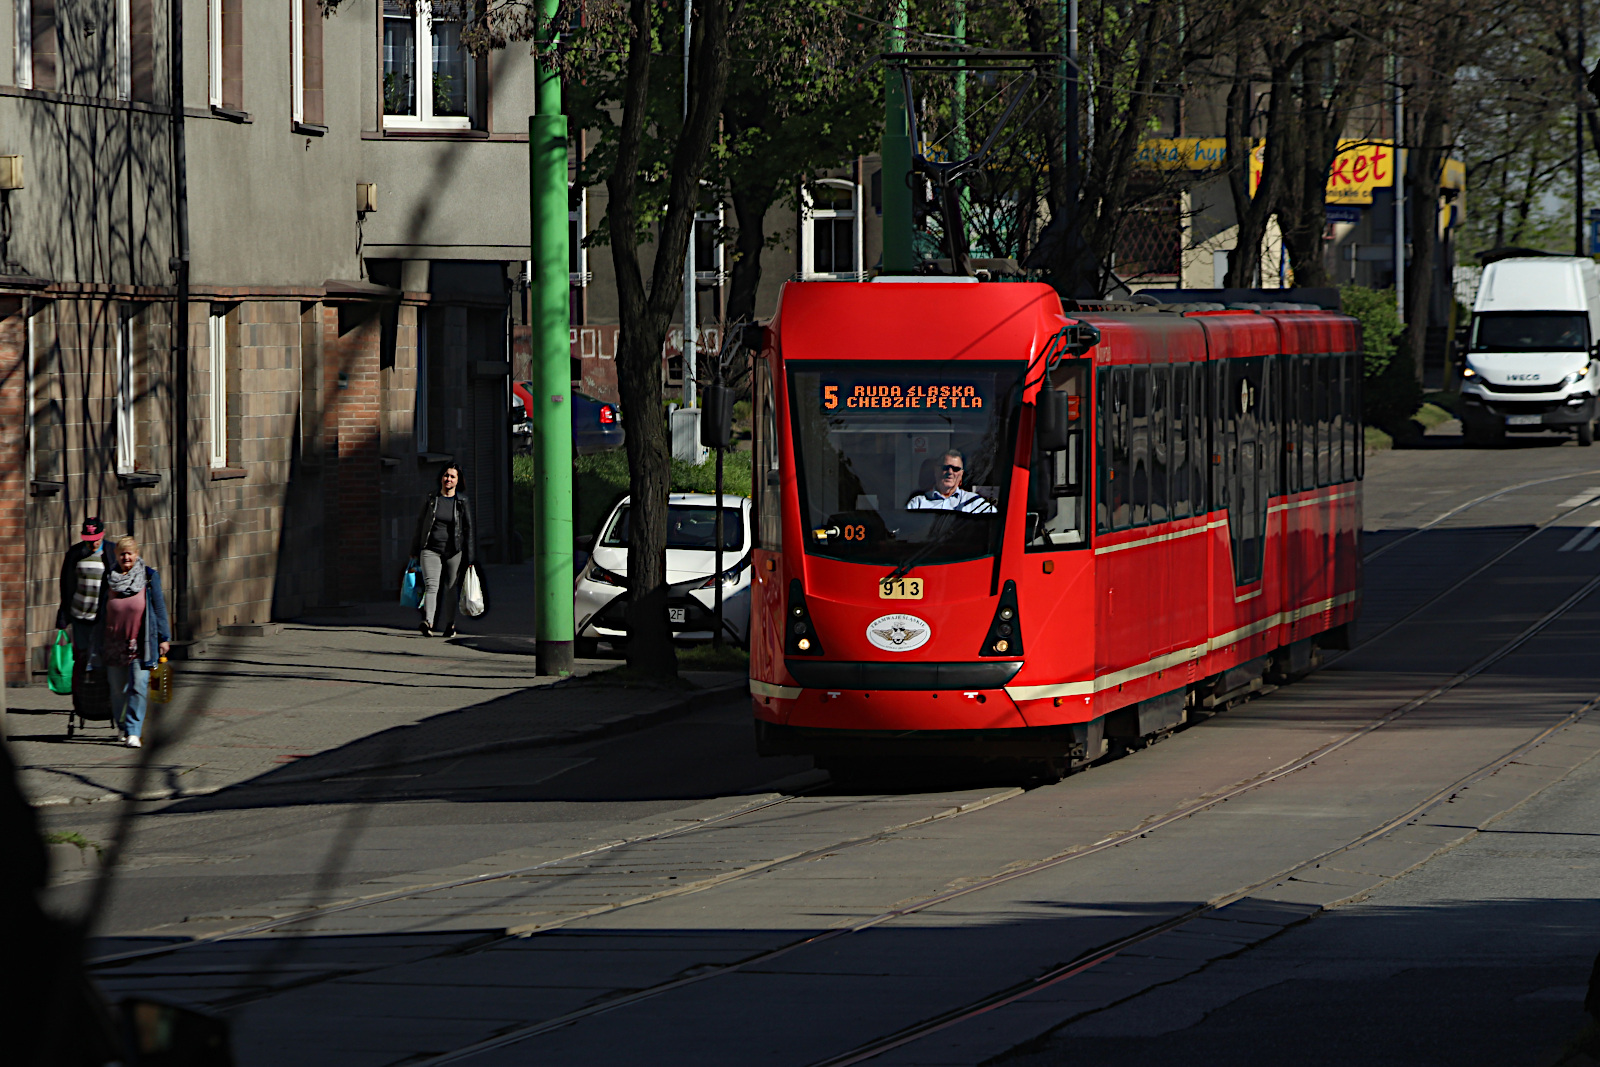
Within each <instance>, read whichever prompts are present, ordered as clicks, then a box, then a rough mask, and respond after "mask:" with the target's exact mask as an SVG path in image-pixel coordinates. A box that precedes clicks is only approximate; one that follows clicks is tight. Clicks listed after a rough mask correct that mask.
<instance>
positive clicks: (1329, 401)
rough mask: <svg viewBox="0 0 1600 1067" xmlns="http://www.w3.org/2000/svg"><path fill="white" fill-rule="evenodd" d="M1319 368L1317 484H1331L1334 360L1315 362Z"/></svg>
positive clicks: (1325, 359)
mask: <svg viewBox="0 0 1600 1067" xmlns="http://www.w3.org/2000/svg"><path fill="white" fill-rule="evenodd" d="M1313 364H1314V366H1315V367H1316V368H1317V484H1318V485H1328V484H1329V483H1330V478H1329V475H1330V473H1331V472H1330V471H1329V469H1328V468H1329V463H1328V460H1329V458H1330V457H1331V454H1332V449H1333V417H1332V416H1333V411H1332V409H1333V382H1332V376H1331V374H1330V373H1329V372H1330V371H1331V370H1332V369H1333V360H1331V359H1327V358H1322V359H1317V360H1314V361H1313Z"/></svg>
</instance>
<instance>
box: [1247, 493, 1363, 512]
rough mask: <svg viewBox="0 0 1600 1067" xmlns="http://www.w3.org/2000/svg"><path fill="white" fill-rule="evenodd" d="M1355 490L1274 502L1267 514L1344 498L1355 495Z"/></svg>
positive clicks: (1329, 502) (1328, 502)
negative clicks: (1281, 502) (1286, 501)
mask: <svg viewBox="0 0 1600 1067" xmlns="http://www.w3.org/2000/svg"><path fill="white" fill-rule="evenodd" d="M1355 495H1356V494H1355V490H1353V489H1346V490H1344V491H1343V492H1339V493H1329V494H1327V495H1326V496H1314V497H1309V498H1307V499H1305V500H1291V501H1289V502H1288V503H1285V504H1274V505H1272V506H1271V507H1270V508H1268V509H1267V514H1268V515H1272V514H1274V513H1276V512H1279V511H1292V510H1293V509H1295V508H1308V507H1310V506H1311V505H1313V504H1331V503H1333V502H1334V501H1335V500H1346V499H1348V498H1350V497H1353V496H1355Z"/></svg>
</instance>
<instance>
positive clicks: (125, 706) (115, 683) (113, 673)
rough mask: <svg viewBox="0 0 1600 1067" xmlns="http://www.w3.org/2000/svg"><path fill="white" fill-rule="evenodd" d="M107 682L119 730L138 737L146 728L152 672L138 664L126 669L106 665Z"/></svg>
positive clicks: (114, 717)
mask: <svg viewBox="0 0 1600 1067" xmlns="http://www.w3.org/2000/svg"><path fill="white" fill-rule="evenodd" d="M106 681H108V682H110V683H111V716H112V718H113V719H114V720H116V723H117V728H118V729H119V730H121V731H122V732H123V733H125V734H127V735H128V736H129V737H138V736H139V731H140V730H141V729H143V727H144V706H145V701H146V700H147V699H148V697H149V696H150V672H149V671H148V670H146V669H145V668H143V667H141V666H139V664H137V663H130V664H128V665H127V666H126V667H116V666H113V665H111V664H109V663H108V664H106Z"/></svg>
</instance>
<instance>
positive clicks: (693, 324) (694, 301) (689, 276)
mask: <svg viewBox="0 0 1600 1067" xmlns="http://www.w3.org/2000/svg"><path fill="white" fill-rule="evenodd" d="M693 29H694V0H683V121H684V124H685V125H687V124H688V122H689V42H690V39H691V37H692V36H693V34H692V31H693ZM699 194H700V190H699V189H696V190H695V191H694V194H693V200H694V202H693V203H692V204H690V205H689V248H688V250H687V251H686V252H685V253H684V254H683V406H684V407H686V408H692V407H694V402H695V395H694V385H695V382H694V379H695V364H696V362H698V360H697V358H696V357H697V356H698V355H699V351H698V346H697V344H696V334H697V333H698V332H699V328H700V323H699V318H700V314H699V312H700V301H699V299H698V293H697V292H696V289H695V283H694V276H695V264H694V245H695V240H694V238H695V232H694V231H695V216H696V215H698V214H699V213H700V195H699ZM695 444H696V446H698V442H695ZM699 454H700V453H699V451H698V447H697V448H696V452H695V455H696V456H698V455H699Z"/></svg>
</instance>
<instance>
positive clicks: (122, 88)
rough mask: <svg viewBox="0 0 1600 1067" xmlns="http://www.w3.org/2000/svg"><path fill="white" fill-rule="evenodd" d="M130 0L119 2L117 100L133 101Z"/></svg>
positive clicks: (118, 0)
mask: <svg viewBox="0 0 1600 1067" xmlns="http://www.w3.org/2000/svg"><path fill="white" fill-rule="evenodd" d="M129 7H130V5H129V0H117V99H118V100H131V99H133V57H132V55H130V52H129V47H128V45H129V39H130V37H131V35H132V32H133V26H132V22H133V18H132V12H131V11H130V10H129Z"/></svg>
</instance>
